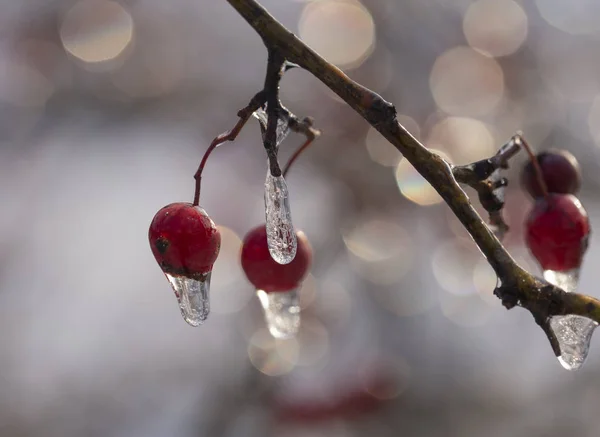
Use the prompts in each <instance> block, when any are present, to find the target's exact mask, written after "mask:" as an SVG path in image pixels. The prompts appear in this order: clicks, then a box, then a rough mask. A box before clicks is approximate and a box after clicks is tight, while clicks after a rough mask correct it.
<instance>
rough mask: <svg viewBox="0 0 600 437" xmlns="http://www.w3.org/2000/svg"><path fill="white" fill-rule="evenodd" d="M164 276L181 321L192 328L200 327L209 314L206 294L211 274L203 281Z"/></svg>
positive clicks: (208, 302)
mask: <svg viewBox="0 0 600 437" xmlns="http://www.w3.org/2000/svg"><path fill="white" fill-rule="evenodd" d="M165 274H166V275H167V279H168V280H169V282H170V283H171V286H172V287H173V291H175V296H176V297H177V302H178V303H179V309H180V310H181V315H182V316H183V319H184V320H185V321H186V322H188V323H189V324H190V325H192V326H200V325H201V324H202V323H203V322H204V321H205V320H206V318H207V317H208V314H209V312H210V301H209V296H208V292H209V289H210V275H211V272H209V273H208V274H207V275H206V276H205V278H204V279H203V280H196V279H190V278H186V277H185V276H174V275H170V274H168V273H165Z"/></svg>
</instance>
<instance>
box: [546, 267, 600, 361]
mask: <svg viewBox="0 0 600 437" xmlns="http://www.w3.org/2000/svg"><path fill="white" fill-rule="evenodd" d="M544 278H545V279H546V280H547V281H548V282H550V283H552V284H554V285H556V286H557V287H560V288H562V289H563V290H564V291H566V292H567V293H570V292H573V291H575V290H576V289H577V283H578V280H579V269H575V270H571V271H567V272H555V271H552V270H546V271H544ZM597 326H598V323H596V322H595V321H594V320H591V319H588V318H587V317H582V316H576V315H573V314H569V315H566V316H554V317H552V318H551V319H550V329H552V331H553V332H554V335H555V336H556V339H557V340H558V345H559V348H560V352H561V353H560V356H558V357H557V358H558V361H559V362H560V364H561V365H562V366H563V367H564V368H565V369H567V370H577V369H579V368H580V367H581V366H582V365H583V363H584V362H585V360H586V358H587V356H588V353H589V351H590V342H591V339H592V334H593V333H594V329H596V327H597Z"/></svg>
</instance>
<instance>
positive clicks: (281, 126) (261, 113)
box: [252, 108, 290, 147]
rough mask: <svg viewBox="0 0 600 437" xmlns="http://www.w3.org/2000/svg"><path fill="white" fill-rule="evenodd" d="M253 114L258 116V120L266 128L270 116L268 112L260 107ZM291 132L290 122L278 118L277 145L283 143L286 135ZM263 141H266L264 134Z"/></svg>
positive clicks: (255, 116)
mask: <svg viewBox="0 0 600 437" xmlns="http://www.w3.org/2000/svg"><path fill="white" fill-rule="evenodd" d="M252 115H254V118H256V119H257V120H258V122H259V123H260V124H261V125H262V127H263V129H265V130H266V129H267V120H268V117H267V113H266V112H265V110H264V109H262V108H260V109H258V110H256V111H254V113H253V114H252ZM289 133H290V127H289V124H288V122H287V121H286V120H284V119H282V118H278V119H277V137H276V140H275V145H276V147H279V146H280V145H281V143H282V142H283V140H285V139H286V137H287V136H288V134H289ZM263 141H264V134H263Z"/></svg>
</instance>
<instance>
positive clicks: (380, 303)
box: [0, 0, 600, 437]
mask: <svg viewBox="0 0 600 437" xmlns="http://www.w3.org/2000/svg"><path fill="white" fill-rule="evenodd" d="M263 4H264V5H265V6H266V7H267V8H268V9H269V11H270V12H271V13H272V14H274V15H275V16H276V17H277V18H278V19H280V20H281V21H282V22H283V23H284V24H285V25H286V26H289V28H290V29H291V30H292V31H293V32H295V33H296V34H297V35H299V36H300V37H301V38H302V39H303V40H305V41H306V42H307V43H308V44H309V45H311V46H312V47H313V48H314V49H316V50H317V51H318V52H319V53H320V54H321V55H323V56H324V57H326V58H327V59H329V60H330V61H332V62H334V63H335V64H336V65H338V66H339V67H340V68H342V69H343V70H344V71H346V72H347V73H348V74H349V75H350V76H351V77H352V78H354V79H356V80H358V81H360V82H361V83H363V84H364V85H366V86H368V87H371V88H372V89H374V90H375V91H377V92H379V93H381V94H382V95H383V96H384V97H385V98H386V99H388V100H390V101H392V102H394V103H395V104H396V107H397V109H398V112H399V114H401V115H400V120H401V122H402V123H403V124H404V126H406V128H407V129H409V130H410V131H411V132H412V133H413V135H415V136H416V137H418V138H419V139H420V140H421V141H423V142H424V143H425V144H426V145H427V146H428V147H430V148H433V149H435V150H438V151H439V152H440V153H442V154H443V155H444V156H445V157H447V158H448V159H449V160H450V161H451V162H453V163H455V164H462V163H468V162H471V161H474V160H478V159H481V158H484V157H488V156H490V155H491V154H493V153H494V152H495V151H496V150H497V148H498V147H500V146H501V145H502V144H503V143H504V142H505V141H506V140H507V139H508V138H509V137H510V136H511V135H512V134H513V133H514V132H515V131H516V130H518V129H522V130H523V131H524V132H525V136H526V138H527V139H528V140H529V142H530V143H531V144H532V146H533V147H534V148H535V149H536V150H544V149H548V148H551V147H557V148H564V149H567V150H569V151H571V152H572V153H573V154H574V155H575V156H576V157H577V158H578V159H579V161H580V163H581V165H582V170H583V177H584V184H583V190H582V192H581V199H582V202H583V204H584V206H585V207H586V208H587V210H588V213H589V214H590V218H591V222H592V226H594V225H596V224H597V223H600V198H599V197H598V195H597V192H598V188H599V183H600V177H599V175H600V148H599V147H600V57H599V56H598V53H600V24H599V23H600V3H598V2H596V1H594V0H571V1H569V2H565V1H562V0H535V1H533V0H532V1H525V0H522V1H518V0H476V1H471V0H443V1H442V0H430V1H427V2H424V1H420V0H404V1H395V0H364V1H362V2H359V1H356V0H315V1H293V0H263ZM0 29H2V31H1V34H0V182H1V184H0V187H1V188H0V193H1V195H0V199H1V200H2V210H1V212H0V260H1V262H0V435H2V436H19V437H21V436H23V437H26V436H44V437H53V436H61V437H71V436H83V435H85V436H122V437H137V436H144V437H153V436H156V437H162V436H173V437H180V436H181V437H188V436H190V437H192V436H209V437H218V436H236V437H237V436H248V437H253V436H261V437H264V436H284V437H288V436H294V437H295V436H299V437H300V436H301V437H304V436H328V437H353V436H362V435H373V436H392V435H393V436H397V435H399V433H402V435H415V436H480V435H485V436H488V437H495V436H506V435H528V436H532V437H533V436H562V435H564V434H565V433H569V434H572V435H577V436H596V435H597V428H598V426H600V418H599V417H598V414H597V411H596V410H597V404H598V402H600V382H599V381H600V378H598V377H599V376H600V347H599V345H598V344H596V342H594V341H593V342H592V350H591V353H590V356H589V358H588V362H587V363H586V365H585V366H584V367H583V369H582V370H581V371H579V372H575V373H571V372H567V371H565V370H563V369H562V367H561V366H560V364H559V363H558V361H557V360H556V359H555V358H554V356H553V353H552V351H551V348H550V346H549V344H548V342H547V340H546V338H545V336H544V334H543V333H542V331H541V330H540V329H539V328H538V327H537V326H536V325H535V324H534V322H533V319H532V318H531V316H530V314H529V313H527V312H526V311H524V310H521V309H514V310H512V311H510V312H507V311H506V310H505V309H504V308H503V307H502V306H501V304H500V301H499V300H497V299H496V298H495V297H494V296H493V295H492V290H493V288H494V285H495V277H494V275H493V272H492V271H491V269H490V268H489V267H488V266H487V264H486V263H485V261H484V260H483V257H482V256H481V255H480V253H479V252H478V251H477V250H476V248H475V246H474V244H473V243H472V241H471V240H470V239H469V238H468V236H467V235H466V233H465V231H464V230H463V229H462V228H461V226H460V225H459V223H458V220H457V219H456V218H455V217H453V216H452V215H451V214H450V213H449V210H448V208H447V207H446V206H445V205H443V204H441V203H440V198H439V197H438V196H437V195H436V193H435V192H434V191H433V190H432V189H431V187H429V186H428V185H427V184H426V183H425V182H424V181H423V179H421V178H420V177H419V176H418V175H417V174H416V172H415V171H414V170H413V169H412V168H411V166H410V165H409V164H408V163H407V162H406V161H405V160H403V159H402V157H401V156H400V155H399V154H398V153H397V151H396V150H395V149H393V148H392V147H391V146H390V145H388V144H387V143H385V142H384V140H383V139H382V137H380V136H379V134H378V133H376V132H375V131H374V130H372V129H369V128H368V126H367V124H366V123H365V122H363V121H362V120H360V119H359V117H358V116H357V115H355V114H354V113H353V112H352V111H351V110H350V109H349V108H347V107H345V106H344V105H343V104H342V103H341V102H340V100H339V99H338V98H337V97H336V96H334V95H333V94H332V92H330V91H329V90H328V89H326V88H325V87H324V86H323V85H322V84H320V83H319V82H317V81H316V80H315V79H314V78H313V77H311V76H310V75H309V74H307V73H305V72H303V71H298V70H292V71H290V72H289V73H288V74H286V76H285V78H284V80H283V83H282V100H283V103H284V104H285V105H286V106H287V107H288V108H290V110H292V111H293V112H294V113H295V114H296V115H298V116H300V117H303V116H306V115H310V116H313V117H314V118H315V119H316V123H315V125H316V127H318V128H320V129H322V130H323V132H324V134H323V136H322V137H321V138H320V139H319V140H318V142H316V143H315V144H314V146H313V147H312V148H311V149H309V150H308V151H307V152H306V153H305V154H304V155H303V157H302V158H301V159H300V160H299V161H298V163H297V165H296V166H295V167H294V168H293V170H292V171H291V172H290V175H289V177H288V186H289V189H290V195H291V201H292V214H293V217H294V220H295V225H296V226H297V227H298V228H301V229H303V230H304V231H305V232H306V234H307V235H308V237H309V239H310V241H311V242H312V245H313V248H314V251H315V262H314V265H313V267H312V272H311V275H310V276H309V277H308V278H307V280H306V281H305V283H304V285H303V288H302V290H301V303H302V308H303V313H302V314H303V322H302V328H301V332H300V334H299V336H298V337H297V338H296V339H293V340H287V341H283V340H277V341H276V340H274V339H273V338H271V337H270V336H269V334H268V332H267V330H266V329H265V326H264V322H263V318H262V317H263V316H262V313H261V308H260V305H259V302H258V300H257V299H256V297H255V296H254V290H253V289H252V287H251V286H250V284H249V283H248V282H247V281H246V279H245V278H244V276H243V273H242V271H241V268H240V265H239V260H238V256H239V249H240V242H241V239H243V237H244V234H245V233H246V232H247V231H248V230H249V229H250V228H252V227H254V226H255V225H257V224H259V223H261V222H262V221H263V220H264V211H263V193H262V189H263V183H264V177H265V173H266V156H265V153H264V150H263V147H262V144H261V141H260V132H259V128H258V124H257V122H256V121H255V120H251V121H250V122H249V124H248V125H247V126H246V128H245V129H244V131H243V132H242V134H241V135H240V137H239V138H238V140H237V141H236V142H235V143H227V144H225V145H223V146H222V147H221V148H219V149H218V150H217V151H216V152H215V153H214V154H213V155H212V156H211V159H210V160H209V162H208V166H207V168H206V170H205V172H204V177H203V190H202V198H201V204H202V206H203V207H204V208H205V209H206V210H207V211H208V212H209V214H210V215H211V216H212V218H213V219H214V220H215V221H216V222H217V223H218V224H219V226H220V227H221V232H222V236H223V246H222V250H221V254H220V257H219V259H218V261H217V263H216V265H215V270H214V273H213V277H212V290H211V291H212V314H211V316H210V318H209V320H208V321H207V322H206V323H205V325H203V326H202V327H200V328H197V329H193V328H191V327H189V326H188V325H186V323H185V322H184V321H183V320H182V318H181V316H180V313H179V310H178V307H177V303H176V299H175V297H174V295H173V292H172V291H171V289H170V287H169V284H168V282H167V281H166V279H165V278H164V275H163V274H162V272H161V270H160V269H159V268H158V266H157V264H156V262H155V260H154V258H153V256H152V254H151V252H150V249H149V245H148V240H147V229H148V225H149V223H150V221H151V219H152V217H153V216H154V214H155V212H156V211H158V209H159V208H161V207H162V206H164V205H166V204H168V203H171V202H176V201H191V200H192V196H193V189H194V181H193V174H194V172H195V170H196V167H197V165H198V163H199V160H200V159H201V157H202V154H203V153H204V151H205V149H206V147H207V146H208V144H209V143H210V141H211V139H212V138H213V137H215V136H216V135H217V134H219V133H221V132H223V131H225V130H227V129H229V128H230V127H232V126H233V124H234V123H235V122H236V112H237V110H239V109H240V108H242V107H243V106H245V105H246V104H247V102H248V101H249V99H250V98H251V97H252V96H253V95H254V93H256V92H257V91H258V90H259V89H260V87H261V84H262V81H263V75H264V70H265V61H266V51H265V49H264V47H263V46H262V44H261V41H260V39H259V38H258V37H257V36H256V35H255V33H254V32H253V31H252V29H251V28H250V27H249V26H248V25H247V24H246V23H245V22H244V21H243V19H241V18H240V17H239V16H238V15H237V14H236V12H235V11H234V10H233V9H232V8H231V7H230V6H229V5H228V4H227V3H226V2H225V1H213V0H172V1H169V2H165V1H158V0H121V1H114V0H79V1H76V0H20V1H13V2H2V3H0ZM302 141H303V138H301V137H299V136H297V135H290V137H288V139H287V140H286V141H285V143H284V144H283V146H282V149H281V160H282V162H283V161H285V160H286V159H287V157H288V156H289V155H290V154H291V153H292V152H293V150H294V148H295V147H297V146H298V145H300V144H301V143H302ZM521 155H524V154H521ZM524 160H525V156H518V157H517V158H516V159H515V160H514V161H513V164H512V168H511V169H510V170H509V171H508V172H507V175H508V177H509V179H510V185H509V188H508V192H507V207H506V208H505V214H506V217H507V221H508V223H509V224H510V226H511V233H510V234H509V235H508V237H507V239H506V245H507V247H508V248H509V250H510V252H511V253H512V254H513V255H514V257H515V258H517V259H518V260H519V261H520V262H521V263H522V264H523V265H524V266H526V267H527V268H528V269H529V270H530V271H533V272H536V273H540V271H539V267H538V266H537V265H536V263H535V262H534V261H533V260H532V258H531V257H530V255H529V254H528V252H527V249H526V248H525V247H524V245H523V238H522V234H523V220H524V217H525V215H526V214H527V211H528V210H529V208H530V207H531V201H530V200H529V199H528V198H527V197H526V196H525V194H524V193H523V192H522V191H521V189H520V187H519V183H518V181H519V170H520V167H521V166H522V164H523V162H524ZM469 193H470V194H472V192H471V191H469ZM599 259H600V243H599V242H598V238H597V234H595V233H593V234H592V241H591V245H590V249H589V251H588V254H587V256H586V261H585V263H584V266H583V270H582V273H581V281H580V287H579V289H580V291H581V292H583V293H586V294H591V295H595V296H598V290H597V288H598V287H597V284H598V282H599V281H600V271H598V270H596V269H594V265H595V264H596V263H598V261H599Z"/></svg>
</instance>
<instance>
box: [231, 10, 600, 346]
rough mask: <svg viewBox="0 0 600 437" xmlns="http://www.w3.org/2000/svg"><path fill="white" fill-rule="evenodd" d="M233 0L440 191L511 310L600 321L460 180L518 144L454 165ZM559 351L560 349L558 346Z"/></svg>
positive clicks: (500, 161)
mask: <svg viewBox="0 0 600 437" xmlns="http://www.w3.org/2000/svg"><path fill="white" fill-rule="evenodd" d="M227 2H228V3H229V4H230V5H231V6H232V7H233V8H234V9H235V10H236V11H237V12H238V13H239V14H240V15H241V16H242V17H243V18H244V19H245V20H246V21H247V22H248V24H250V26H251V27H252V28H253V29H254V30H255V31H256V32H257V33H258V34H259V35H260V37H261V38H262V40H263V42H264V44H265V46H266V47H267V48H268V50H269V53H270V55H271V54H272V53H278V54H279V55H280V56H281V58H282V59H283V60H284V61H288V62H291V63H294V64H297V65H298V66H299V67H300V68H303V69H304V70H306V71H309V72H310V73H312V74H313V75H314V76H315V77H316V78H317V79H318V80H319V81H321V82H322V83H324V84H325V85H327V86H328V87H329V88H330V89H331V90H332V91H333V92H335V93H336V94H337V95H338V96H339V97H340V98H341V99H342V100H344V101H345V102H346V103H347V104H348V105H349V106H350V107H351V108H353V109H354V110H355V111H356V112H357V113H358V114H360V115H361V116H362V117H363V118H364V119H365V120H366V121H367V122H368V123H369V124H370V125H371V126H373V127H374V128H375V129H377V130H378V131H379V132H380V133H381V134H382V135H383V136H384V137H385V138H386V139H387V140H388V141H389V142H390V143H391V144H393V145H394V146H395V147H396V148H397V149H398V150H399V151H400V152H401V153H402V155H403V156H404V157H405V158H406V159H408V161H409V162H410V163H411V164H412V165H413V166H414V167H415V169H416V170H417V171H418V172H419V173H420V174H421V175H422V176H423V177H424V178H425V179H426V180H427V181H428V182H429V183H430V184H431V185H432V186H433V187H434V188H435V189H436V191H437V192H438V193H439V194H440V195H441V196H442V198H443V199H444V201H445V202H446V203H447V204H448V206H449V207H450V208H451V209H452V211H453V212H454V214H455V215H456V216H457V217H458V219H459V220H460V221H461V223H462V225H463V226H464V227H465V228H466V229H467V231H468V232H469V234H470V235H471V237H472V238H473V240H474V241H475V243H476V244H477V246H478V247H479V249H480V250H481V252H482V253H483V255H484V256H485V257H486V259H487V261H488V262H489V264H490V265H491V266H492V268H493V269H494V271H495V272H496V275H497V276H498V279H499V284H500V285H499V286H498V287H497V288H496V289H495V290H494V294H495V295H496V296H498V297H499V298H500V299H501V300H502V302H503V304H504V305H505V306H506V307H507V308H509V309H510V308H512V307H514V306H515V305H519V306H521V307H524V308H526V309H528V310H529V311H530V312H531V313H532V315H533V316H534V319H535V320H536V322H537V323H538V324H540V325H541V326H542V327H543V328H544V326H545V324H546V323H547V320H548V318H549V317H550V316H553V315H562V314H576V315H580V316H585V317H589V318H590V319H593V320H595V321H597V322H599V323H600V301H598V300H597V299H594V298H592V297H589V296H584V295H580V294H576V293H566V292H565V291H563V290H562V289H560V288H558V287H556V286H554V285H552V284H549V283H547V282H546V281H544V280H542V279H539V278H536V277H535V276H533V275H531V274H530V273H528V272H527V271H526V270H524V269H523V268H522V267H520V266H519V265H518V264H517V263H516V262H515V260H514V259H513V258H512V257H511V256H510V254H509V253H508V252H507V250H506V249H505V248H504V246H503V245H502V244H501V243H500V241H499V240H498V238H497V237H496V236H495V235H494V233H493V232H492V231H491V230H490V228H489V227H488V226H487V225H486V223H485V222H484V221H483V220H482V218H481V217H480V216H479V214H478V213H477V211H476V210H475V209H474V208H473V206H472V205H471V203H470V201H469V198H468V197H467V195H466V194H465V192H464V191H463V190H462V188H461V187H460V185H459V184H458V182H457V179H458V180H459V181H461V182H463V183H467V184H471V183H473V184H475V183H476V182H480V181H481V180H482V179H481V177H482V176H485V177H483V179H485V178H487V177H489V176H490V175H491V174H492V173H493V171H494V170H496V169H497V168H501V167H503V166H504V165H505V164H506V160H507V159H508V158H510V157H511V156H513V155H514V154H515V153H516V152H517V150H518V147H517V146H516V145H515V144H513V145H511V146H507V148H506V149H504V150H503V149H501V150H500V152H499V154H497V155H496V156H495V157H492V158H490V159H489V160H485V161H486V164H481V165H479V167H478V163H475V164H472V165H471V166H463V167H454V168H453V167H452V166H451V165H450V164H448V163H447V162H446V161H444V160H443V159H442V158H441V157H439V156H438V155H436V154H434V153H432V152H430V151H429V150H428V149H427V148H426V147H425V146H423V145H422V144H421V143H419V141H418V140H417V139H415V138H414V137H413V136H412V135H411V134H410V133H409V132H408V131H407V130H406V129H405V128H404V127H403V126H401V125H400V123H399V122H398V120H397V118H396V110H395V108H394V106H393V105H392V104H391V103H389V102H387V101H385V100H384V99H383V98H382V97H381V96H379V95H378V94H377V93H375V92H373V91H371V90H369V89H368V88H365V87H364V86H362V85H360V84H359V83H357V82H355V81H353V80H352V79H350V78H349V77H348V76H347V75H346V74H344V73H343V72H342V71H341V70H340V69H339V68H337V67H336V66H334V65H332V64H330V63H329V62H327V61H326V60H325V59H323V58H322V57H321V56H319V55H318V54H317V53H316V52H314V51H313V50H312V49H311V48H310V47H308V46H307V45H306V44H304V43H303V42H302V41H301V40H300V39H298V38H297V37H296V36H295V35H294V34H293V33H292V32H290V31H289V30H287V29H286V28H285V27H284V26H283V25H281V24H280V23H279V22H278V21H277V20H276V19H275V18H273V17H272V16H271V15H270V14H269V13H268V12H267V11H266V10H265V9H264V8H263V7H262V6H261V5H260V4H259V3H258V2H257V1H255V0H227ZM513 138H514V137H513ZM473 166H474V167H473ZM485 168H487V169H485ZM478 170H482V173H481V174H480V175H477V171H478ZM483 170H485V171H483ZM551 340H552V339H551ZM554 345H555V342H554V343H553V346H554ZM554 350H555V352H556V348H554Z"/></svg>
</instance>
